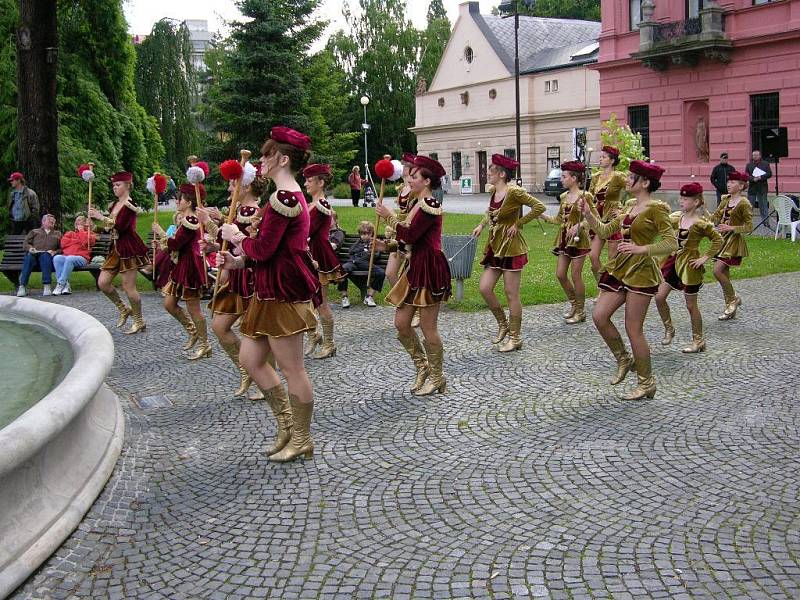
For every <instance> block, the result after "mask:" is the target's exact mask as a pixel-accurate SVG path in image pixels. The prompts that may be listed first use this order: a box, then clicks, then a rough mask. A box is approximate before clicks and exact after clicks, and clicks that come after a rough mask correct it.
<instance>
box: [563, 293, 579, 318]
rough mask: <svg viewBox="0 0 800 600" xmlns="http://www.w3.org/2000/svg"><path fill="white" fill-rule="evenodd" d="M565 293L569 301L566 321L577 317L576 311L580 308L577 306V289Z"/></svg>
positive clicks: (565, 316)
mask: <svg viewBox="0 0 800 600" xmlns="http://www.w3.org/2000/svg"><path fill="white" fill-rule="evenodd" d="M564 293H565V294H566V295H567V300H568V301H569V310H568V311H567V312H565V313H564V315H563V317H564V318H565V319H571V318H572V317H574V316H575V311H576V310H578V306H577V305H576V304H575V289H574V288H570V289H568V290H566V291H565V292H564Z"/></svg>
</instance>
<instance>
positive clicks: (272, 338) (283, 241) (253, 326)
mask: <svg viewBox="0 0 800 600" xmlns="http://www.w3.org/2000/svg"><path fill="white" fill-rule="evenodd" d="M310 149H311V140H310V139H309V138H308V136H306V135H303V134H302V133H300V132H297V131H294V130H293V129H289V128H288V127H273V128H272V131H271V132H270V139H268V140H267V141H266V142H265V143H264V146H263V147H262V148H261V154H262V156H261V172H262V174H264V175H265V176H266V177H269V178H270V179H272V181H274V182H275V186H276V188H277V191H276V192H275V193H273V194H272V196H270V199H269V202H268V203H267V206H266V211H265V212H264V219H263V220H262V221H261V223H260V224H259V227H258V237H256V238H250V237H248V236H247V235H246V234H244V233H242V232H241V231H239V228H238V227H237V226H236V225H233V224H225V225H223V226H222V238H223V239H226V240H228V241H230V242H232V243H233V244H234V246H236V247H238V248H240V249H241V252H242V255H241V256H235V255H234V253H231V252H222V253H220V254H221V255H222V256H221V257H220V258H219V260H220V261H221V263H220V264H221V265H222V268H223V269H242V268H244V267H245V266H247V265H251V266H252V267H253V270H254V272H255V296H253V298H251V300H250V304H249V305H248V306H247V311H246V312H245V314H244V317H243V318H242V325H241V328H240V330H241V332H242V335H244V336H245V338H244V339H243V340H242V347H241V351H240V353H239V360H240V361H241V363H242V365H243V366H244V368H245V369H247V372H248V373H250V376H251V377H252V378H253V381H255V382H256V384H257V385H258V387H259V388H260V389H261V391H262V392H263V393H264V397H265V398H266V399H267V402H269V405H270V407H271V408H272V411H273V413H274V414H275V417H276V419H277V421H278V432H277V439H276V440H275V443H274V444H273V445H272V447H271V448H269V449H268V450H267V454H268V455H269V457H270V460H273V461H279V462H284V461H288V460H293V459H294V458H297V457H298V456H301V455H303V456H304V457H305V458H311V457H312V455H313V453H314V442H313V440H312V439H311V432H310V426H311V416H312V413H313V411H314V395H313V390H312V388H311V381H310V380H309V379H308V373H306V369H305V365H304V364H303V334H304V333H305V332H306V331H313V330H314V329H315V328H316V326H317V319H316V317H315V316H314V306H315V304H316V305H318V304H319V303H320V291H319V279H318V278H317V273H316V270H315V269H314V266H313V265H312V263H311V257H310V256H309V253H308V234H309V229H310V227H309V224H310V218H309V215H308V206H307V205H306V200H305V197H304V196H303V192H302V191H300V186H299V185H298V184H297V181H296V180H295V175H296V174H297V173H298V172H299V171H300V170H301V169H302V168H303V167H304V166H305V165H306V163H307V162H308V157H309V151H310ZM270 350H271V351H272V352H273V354H274V355H275V359H276V361H277V363H278V367H279V368H280V371H281V374H283V376H284V377H285V378H286V384H287V387H288V399H287V393H286V391H285V390H284V388H283V385H282V384H281V380H280V378H279V377H278V374H277V373H276V372H275V369H273V368H272V367H271V366H270V365H269V364H268V363H267V356H268V354H269V352H270Z"/></svg>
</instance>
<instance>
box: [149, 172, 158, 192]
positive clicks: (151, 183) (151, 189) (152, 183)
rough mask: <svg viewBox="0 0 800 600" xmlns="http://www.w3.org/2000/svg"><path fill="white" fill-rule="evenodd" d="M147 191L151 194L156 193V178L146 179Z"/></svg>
mask: <svg viewBox="0 0 800 600" xmlns="http://www.w3.org/2000/svg"><path fill="white" fill-rule="evenodd" d="M147 191H148V192H150V193H151V194H155V193H156V177H155V175H153V176H152V177H149V178H148V179H147Z"/></svg>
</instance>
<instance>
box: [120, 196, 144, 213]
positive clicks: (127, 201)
mask: <svg viewBox="0 0 800 600" xmlns="http://www.w3.org/2000/svg"><path fill="white" fill-rule="evenodd" d="M122 203H123V204H124V205H125V206H127V207H128V208H130V209H131V210H132V211H133V212H135V213H136V214H137V215H140V214H142V213H143V212H144V209H143V208H139V207H138V206H136V205H135V204H134V203H133V202H132V201H131V199H130V198H127V199H125V200H124V201H123V202H122Z"/></svg>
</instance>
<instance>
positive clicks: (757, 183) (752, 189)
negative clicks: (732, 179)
mask: <svg viewBox="0 0 800 600" xmlns="http://www.w3.org/2000/svg"><path fill="white" fill-rule="evenodd" d="M756 169H759V170H761V171H763V172H764V174H763V175H753V171H755V170H756ZM744 170H745V172H746V173H747V176H748V183H749V184H750V186H749V187H748V188H747V199H748V200H749V201H750V204H751V205H753V206H755V205H756V204H757V205H758V212H759V214H760V215H761V219H762V220H764V221H765V222H766V219H767V217H768V216H769V201H768V200H767V193H768V192H769V183H768V181H767V180H768V179H769V178H770V177H772V169H771V168H770V166H769V163H768V162H767V161H765V160H762V159H761V152H760V151H759V150H753V154H752V160H751V161H750V162H749V163H747V166H746V167H745V168H744ZM767 224H768V223H767Z"/></svg>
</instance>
